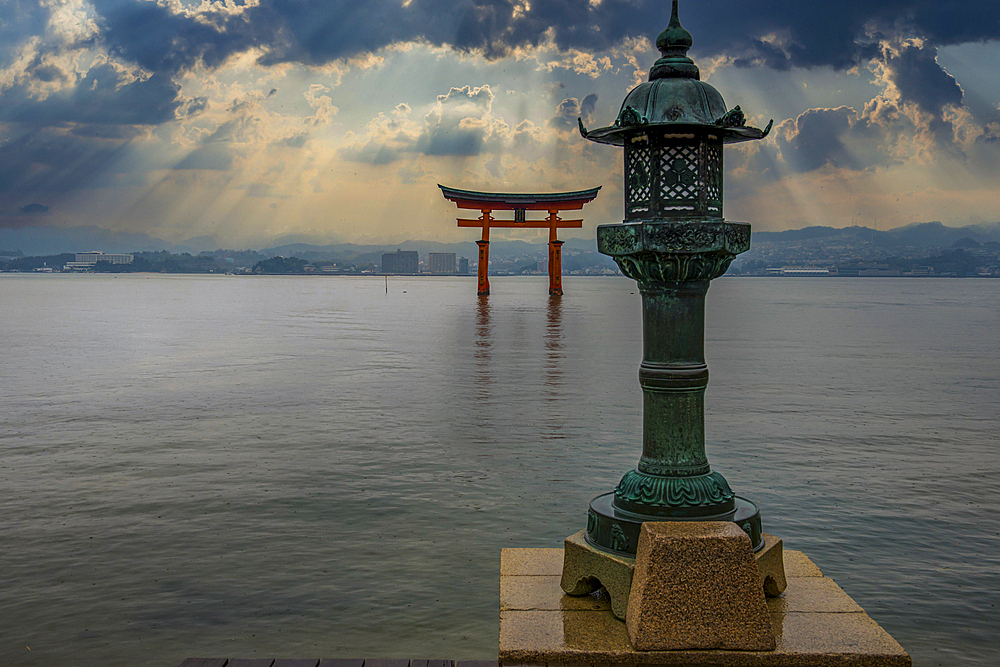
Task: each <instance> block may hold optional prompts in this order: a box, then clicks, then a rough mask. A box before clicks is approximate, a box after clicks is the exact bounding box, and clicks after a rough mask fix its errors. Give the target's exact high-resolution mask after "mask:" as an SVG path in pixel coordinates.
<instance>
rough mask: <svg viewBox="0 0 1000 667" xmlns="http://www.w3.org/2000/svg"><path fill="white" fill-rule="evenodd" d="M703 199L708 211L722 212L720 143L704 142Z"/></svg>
mask: <svg viewBox="0 0 1000 667" xmlns="http://www.w3.org/2000/svg"><path fill="white" fill-rule="evenodd" d="M704 146H705V200H706V203H707V205H708V209H709V210H710V211H712V212H713V213H714V212H718V213H719V214H720V215H721V213H722V144H721V143H711V142H705V144H704Z"/></svg>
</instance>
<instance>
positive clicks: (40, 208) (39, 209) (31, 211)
mask: <svg viewBox="0 0 1000 667" xmlns="http://www.w3.org/2000/svg"><path fill="white" fill-rule="evenodd" d="M18 211H19V212H20V213H24V214H25V215H41V214H42V213H48V212H49V207H48V206H46V205H45V204H38V203H32V204H28V205H27V206H22V207H21V208H19V209H18Z"/></svg>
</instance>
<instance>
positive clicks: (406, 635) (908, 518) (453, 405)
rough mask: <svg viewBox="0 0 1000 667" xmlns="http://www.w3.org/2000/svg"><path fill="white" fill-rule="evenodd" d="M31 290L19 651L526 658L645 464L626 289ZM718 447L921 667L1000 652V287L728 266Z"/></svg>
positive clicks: (123, 283)
mask: <svg viewBox="0 0 1000 667" xmlns="http://www.w3.org/2000/svg"><path fill="white" fill-rule="evenodd" d="M493 287H494V294H493V295H492V296H491V297H489V298H488V299H486V300H480V299H478V298H477V297H476V296H475V284H474V279H458V278H455V279H446V278H441V279H429V278H425V279H403V278H390V279H389V283H388V293H386V287H385V283H384V282H383V280H382V278H371V279H365V278H346V277H335V278H324V277H305V278H295V277H287V278H285V277H273V278H268V277H239V278H237V277H194V276H176V277H174V276H159V275H155V276H147V275H132V276H101V275H81V276H60V275H53V276H36V275H4V276H0V336H2V344H0V663H2V664H4V665H56V664H70V663H72V664H78V665H98V664H100V665H130V666H134V665H162V666H165V667H173V666H175V665H177V664H179V663H180V662H181V660H182V659H183V658H185V657H187V656H192V655H215V656H224V655H225V656H244V657H252V656H274V655H279V656H299V657H301V656H326V657H361V656H387V657H390V656H399V657H421V656H427V657H442V658H495V656H496V651H497V624H498V612H497V605H498V601H497V595H498V594H497V589H498V577H499V572H498V559H499V552H500V549H501V548H503V547H508V546H525V547H558V546H560V544H561V541H562V539H563V538H564V537H565V536H567V535H569V534H571V533H574V532H576V531H577V530H580V529H581V528H583V527H584V523H585V512H586V507H587V503H588V501H589V500H590V498H591V497H592V496H594V495H597V494H599V493H603V492H605V491H608V490H610V489H611V488H612V487H613V486H614V484H615V483H616V481H617V479H618V477H619V476H620V475H621V474H622V473H623V472H624V471H625V470H626V469H628V468H629V467H631V466H632V465H634V464H635V462H636V461H637V459H638V455H639V449H640V445H639V438H640V430H639V429H640V412H639V411H640V406H641V402H640V399H641V394H640V391H639V387H638V384H637V369H638V363H639V360H640V356H641V340H640V331H639V317H640V313H639V300H638V296H637V294H635V292H636V290H635V287H634V283H632V282H631V281H629V280H627V279H624V278H617V279H615V278H607V279H603V278H574V277H572V276H570V277H567V278H566V289H567V294H566V296H565V297H563V298H562V299H554V300H553V299H549V298H548V297H547V296H546V294H545V291H546V290H545V282H544V278H541V279H527V278H525V279H520V278H508V279H504V278H496V279H494V280H493ZM707 318H708V322H707V343H706V346H707V356H708V361H709V366H710V368H711V372H712V380H711V383H710V385H709V392H708V414H707V415H706V420H707V431H708V441H709V444H708V448H709V456H710V458H711V461H712V463H713V465H714V467H715V468H716V469H717V470H719V471H721V472H723V473H724V474H725V475H726V476H727V478H728V479H729V481H730V483H731V484H732V486H733V487H734V488H735V489H737V491H738V492H740V493H741V494H743V495H747V496H749V497H751V498H753V499H755V500H756V501H757V502H758V504H760V505H761V507H762V510H763V513H764V521H765V529H766V530H767V531H768V532H771V533H774V534H777V535H779V536H781V537H783V538H784V540H785V545H786V547H787V548H791V549H802V550H804V551H806V552H807V553H808V554H809V556H810V557H812V559H813V560H814V561H815V562H816V563H817V564H819V566H820V567H821V568H822V569H823V571H824V572H825V573H826V574H827V575H829V576H832V577H834V578H835V579H836V580H837V582H838V583H839V584H840V585H841V586H842V587H843V588H844V589H845V590H847V592H848V593H849V594H850V595H851V596H853V597H854V598H855V599H856V600H857V601H858V602H859V603H860V604H861V605H862V606H863V607H864V608H865V609H866V611H868V612H869V614H871V616H872V617H874V618H875V619H876V620H877V621H878V622H879V623H881V624H882V625H883V626H884V627H885V628H886V629H887V630H889V632H891V633H892V634H893V635H894V636H895V637H896V638H897V639H898V640H899V641H900V642H901V643H902V644H903V646H904V647H905V648H906V649H907V650H908V651H910V653H911V654H912V655H913V657H914V662H915V664H916V665H918V666H930V665H986V664H995V660H996V655H997V653H998V651H1000V632H998V628H1000V612H998V610H997V607H996V605H997V602H998V600H1000V594H998V591H1000V521H998V519H997V514H996V512H997V508H998V507H1000V453H998V449H997V448H998V427H1000V416H998V413H1000V407H998V400H1000V282H998V281H977V280H971V279H968V280H934V279H929V280H914V279H910V280H906V279H903V280H894V279H804V278H803V279H773V280H772V279H722V280H718V281H715V283H714V284H713V286H712V288H711V290H710V291H709V307H708V316H707Z"/></svg>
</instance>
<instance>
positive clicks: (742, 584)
mask: <svg viewBox="0 0 1000 667" xmlns="http://www.w3.org/2000/svg"><path fill="white" fill-rule="evenodd" d="M625 625H626V627H627V628H628V636H629V640H630V641H631V643H632V646H633V647H635V649H636V650H638V651H651V650H659V651H669V650H674V649H729V650H738V651H773V650H774V646H775V642H774V633H773V632H772V631H771V623H770V621H769V619H768V613H767V605H766V604H765V602H764V587H763V585H762V584H761V580H760V574H759V573H758V572H757V563H756V562H755V561H754V557H753V549H752V547H751V546H750V538H749V537H748V536H747V534H746V533H744V532H743V531H742V530H740V529H739V528H737V527H736V524H735V523H732V522H731V521H697V522H696V521H672V522H658V523H644V524H642V532H641V533H640V535H639V545H638V550H637V552H636V555H635V571H634V573H633V577H632V589H631V593H630V595H629V600H628V611H627V613H626V616H625Z"/></svg>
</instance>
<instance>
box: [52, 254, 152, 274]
mask: <svg viewBox="0 0 1000 667" xmlns="http://www.w3.org/2000/svg"><path fill="white" fill-rule="evenodd" d="M134 259H135V255H130V254H123V253H118V254H116V253H103V252H101V251H99V250H94V251H91V252H78V253H76V261H75V262H66V265H65V266H63V271H93V270H94V267H95V266H96V265H97V263H98V262H108V263H109V264H131V263H132V261H133V260H134Z"/></svg>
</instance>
